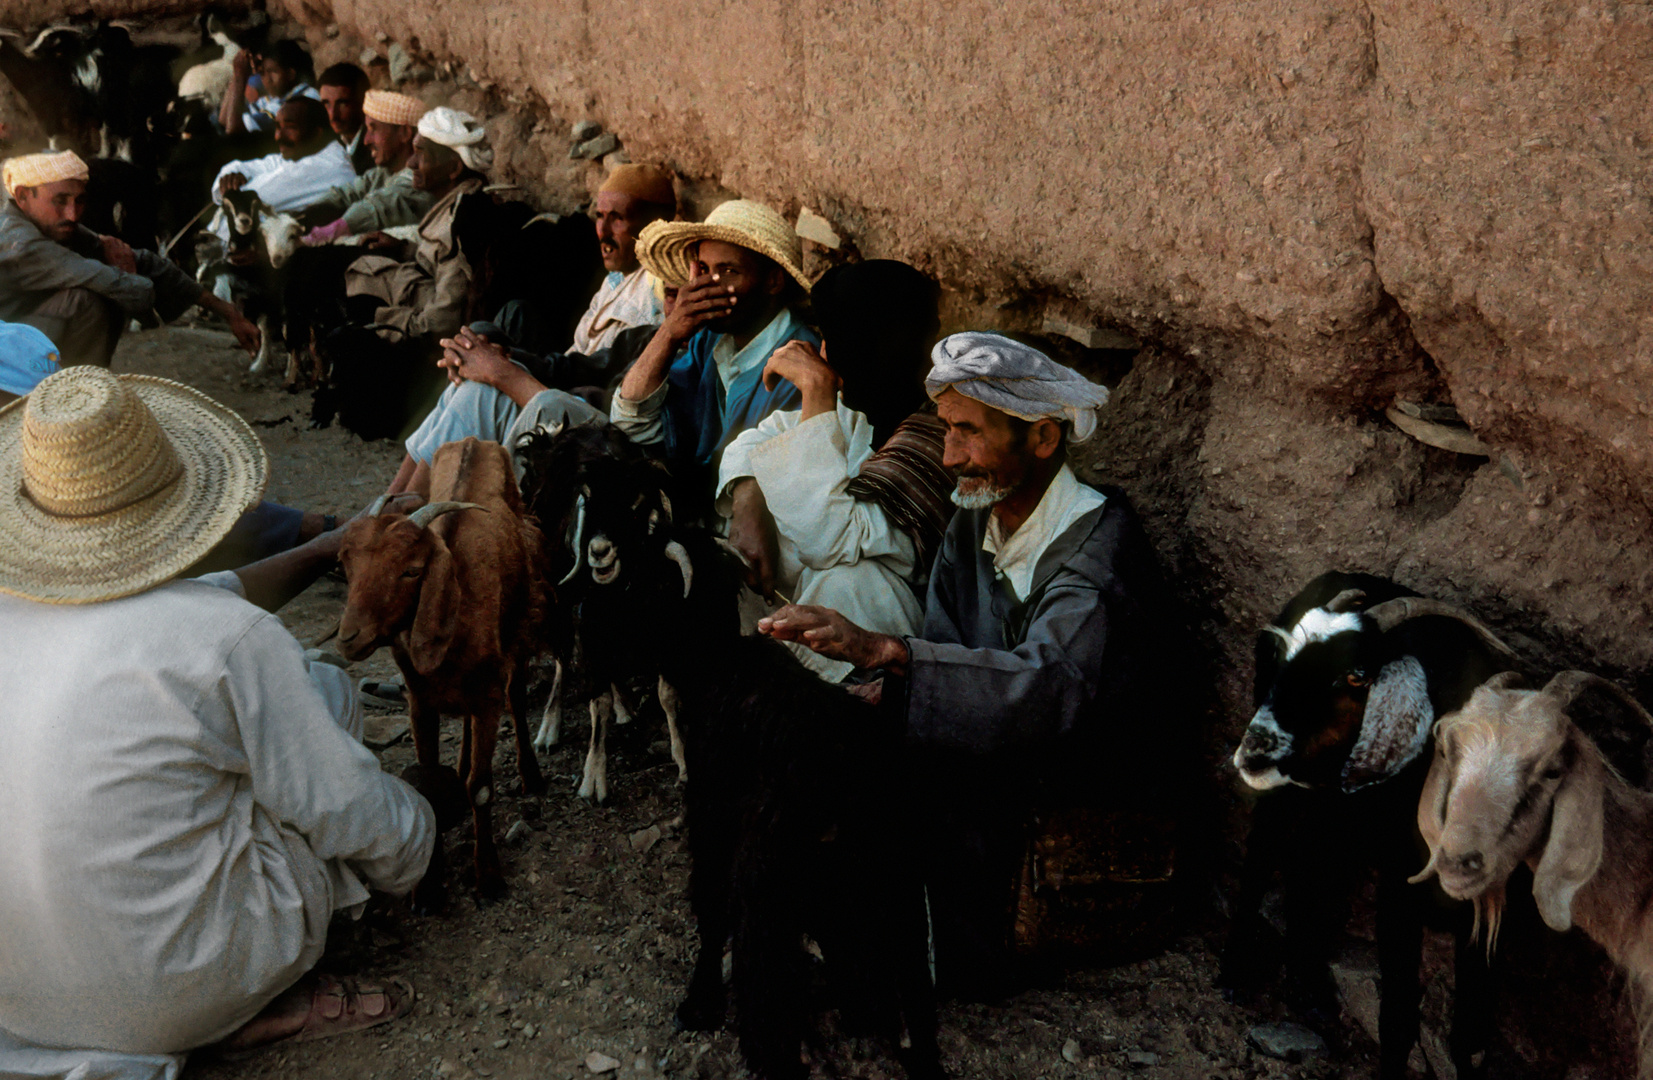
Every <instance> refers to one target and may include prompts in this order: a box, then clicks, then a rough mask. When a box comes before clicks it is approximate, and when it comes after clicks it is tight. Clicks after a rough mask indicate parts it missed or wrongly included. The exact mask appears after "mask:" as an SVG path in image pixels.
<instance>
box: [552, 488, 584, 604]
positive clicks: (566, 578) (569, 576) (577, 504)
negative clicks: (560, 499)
mask: <svg viewBox="0 0 1653 1080" xmlns="http://www.w3.org/2000/svg"><path fill="white" fill-rule="evenodd" d="M584 541H585V495H584V494H582V495H581V496H580V497H579V498H578V499H575V500H574V547H573V551H574V565H573V566H571V567H569V568H568V573H566V574H564V575H563V579H562V580H561V581H559V582H557V584H558V585H567V584H568V583H569V582H570V581H573V580H574V575H575V574H578V573H579V572H580V553H581V550H582V549H581V547H580V545H581V544H582V543H584Z"/></svg>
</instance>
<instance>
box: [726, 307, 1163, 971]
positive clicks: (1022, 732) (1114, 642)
mask: <svg viewBox="0 0 1653 1080" xmlns="http://www.w3.org/2000/svg"><path fill="white" fill-rule="evenodd" d="M931 360H932V363H933V367H932V369H931V371H930V374H929V376H928V377H927V378H926V381H925V386H926V390H927V391H928V393H929V395H930V397H931V398H932V399H933V400H934V401H935V402H936V407H937V412H938V414H939V416H940V417H941V420H942V421H943V422H944V423H945V424H946V427H947V433H946V440H945V450H944V455H943V464H945V465H946V466H947V467H948V468H949V469H952V470H954V471H955V472H956V474H957V477H958V481H957V487H956V488H955V490H954V492H953V501H954V503H955V504H957V505H958V506H959V507H960V510H959V512H958V513H956V514H955V515H954V516H953V520H952V524H951V525H949V526H948V529H947V533H946V536H945V538H944V540H943V542H942V547H941V551H940V553H939V554H938V555H937V556H936V562H935V566H934V568H933V569H932V571H931V576H930V586H929V597H928V603H927V604H926V607H925V612H924V628H923V630H922V632H921V633H919V634H915V635H911V636H906V637H901V636H896V635H891V634H879V633H873V632H870V631H868V630H866V629H863V628H862V627H859V626H856V625H855V624H854V623H851V622H850V621H849V620H847V619H845V618H844V617H843V616H842V615H840V614H839V613H838V612H836V611H832V610H830V609H828V608H824V607H806V606H789V607H785V608H782V609H781V610H780V611H778V612H776V613H775V614H774V615H773V616H771V617H769V618H766V619H763V620H761V621H760V622H759V623H758V630H759V632H761V633H765V634H768V635H770V636H771V637H774V638H776V639H778V640H782V641H793V642H799V643H802V644H804V645H807V646H808V647H809V648H811V649H813V650H815V651H816V652H818V653H820V654H821V655H823V656H827V657H831V658H833V659H837V660H842V661H847V662H849V663H851V664H853V665H855V666H856V667H857V668H862V669H866V670H868V671H873V670H879V671H883V672H885V673H887V674H888V675H891V676H894V678H893V679H887V680H886V682H887V683H891V684H892V685H893V692H892V691H886V693H885V701H884V704H885V705H886V706H887V707H888V708H890V709H892V710H894V711H897V712H899V713H901V714H902V715H903V716H904V719H905V724H906V730H907V735H908V739H909V740H910V742H911V743H913V744H914V745H915V747H917V748H919V749H920V751H921V754H922V756H921V758H920V759H919V760H920V761H921V762H922V763H923V767H922V768H921V769H920V770H918V774H917V775H915V783H917V784H918V785H919V787H920V789H921V790H922V792H923V794H922V795H921V797H920V800H921V803H922V805H924V806H925V807H926V812H927V813H928V814H930V815H931V820H930V823H929V828H928V830H927V831H926V833H925V835H924V838H923V846H924V849H925V858H926V860H927V862H928V868H927V878H928V882H929V887H930V900H931V905H932V910H933V914H934V918H935V935H936V970H937V979H938V983H939V984H940V985H942V986H943V987H944V988H945V989H946V990H947V991H948V992H950V993H955V994H960V995H963V996H967V997H980V996H993V995H995V994H996V993H998V992H1002V991H1003V990H1004V989H1005V982H1004V978H1005V973H1006V966H1005V965H1006V961H1007V956H1006V951H1005V950H1006V945H1007V942H1008V938H1009V932H1010V912H1011V903H1010V901H1011V898H1012V895H1013V886H1014V881H1015V873H1016V870H1017V868H1018V866H1019V862H1020V858H1021V855H1022V845H1023V843H1024V842H1025V839H1026V835H1027V834H1026V829H1025V826H1024V824H1023V823H1024V822H1025V820H1026V817H1027V813H1028V809H1029V807H1030V806H1031V805H1034V804H1035V803H1036V802H1037V803H1038V804H1040V805H1048V804H1049V802H1048V800H1054V801H1055V802H1056V803H1057V804H1058V805H1081V806H1090V805H1094V800H1096V799H1097V798H1098V795H1099V793H1106V794H1107V795H1108V796H1109V797H1126V798H1134V799H1135V800H1136V801H1137V803H1138V804H1139V805H1140V806H1141V807H1142V808H1146V807H1147V806H1148V805H1151V801H1152V800H1153V799H1154V798H1155V794H1156V792H1155V789H1156V788H1160V787H1164V786H1165V785H1163V784H1162V783H1161V782H1160V781H1161V780H1162V778H1163V776H1164V764H1163V763H1164V762H1166V761H1167V760H1168V759H1169V755H1168V753H1166V752H1165V750H1164V748H1163V745H1162V743H1161V742H1160V741H1159V740H1161V738H1162V737H1163V736H1164V735H1165V733H1167V732H1169V731H1170V730H1172V728H1173V727H1174V725H1173V724H1172V722H1171V721H1172V719H1173V717H1172V715H1171V714H1173V713H1174V711H1175V710H1174V709H1173V708H1172V707H1171V705H1170V702H1169V700H1168V699H1170V698H1171V696H1172V695H1171V693H1170V691H1169V690H1168V688H1167V687H1166V686H1165V685H1164V683H1163V681H1162V680H1160V679H1159V678H1157V677H1156V676H1155V674H1153V673H1154V671H1155V670H1156V669H1157V668H1158V666H1159V665H1160V664H1161V663H1162V662H1163V658H1164V657H1163V653H1164V650H1163V649H1160V648H1158V647H1157V644H1156V643H1158V642H1160V641H1162V640H1163V638H1162V637H1161V636H1160V630H1159V622H1158V618H1159V615H1160V612H1159V608H1160V605H1159V603H1158V602H1157V599H1156V598H1157V596H1158V588H1159V573H1158V570H1157V567H1156V566H1155V563H1154V559H1153V554H1152V551H1151V549H1150V548H1149V546H1148V543H1147V540H1146V538H1145V537H1144V535H1143V533H1142V529H1141V526H1140V524H1139V523H1138V521H1137V518H1136V515H1135V514H1134V513H1133V512H1132V511H1131V509H1130V507H1129V505H1128V504H1127V503H1126V502H1125V499H1124V496H1123V493H1121V492H1118V491H1114V490H1110V491H1108V492H1106V493H1104V492H1103V491H1099V490H1097V489H1096V488H1093V487H1091V486H1089V485H1087V484H1084V483H1082V482H1080V481H1079V479H1078V478H1077V477H1076V476H1075V475H1074V473H1073V470H1072V469H1071V468H1070V467H1069V466H1068V464H1067V447H1068V445H1069V443H1074V442H1082V441H1084V440H1085V439H1088V438H1089V437H1090V436H1091V434H1092V433H1093V432H1094V431H1095V430H1096V424H1097V410H1098V409H1099V408H1100V407H1101V406H1102V405H1104V404H1106V402H1107V400H1108V392H1107V390H1106V389H1105V388H1103V387H1100V386H1097V385H1096V384H1094V383H1092V382H1090V381H1089V380H1087V379H1086V378H1084V376H1082V375H1080V374H1079V373H1078V372H1076V371H1074V370H1072V369H1071V368H1067V367H1064V366H1062V365H1061V364H1058V363H1056V362H1054V361H1053V360H1051V359H1050V358H1049V357H1047V356H1045V355H1044V354H1043V353H1041V352H1039V351H1038V350H1036V349H1033V348H1030V347H1029V346H1026V345H1023V344H1021V343H1019V342H1016V341H1012V340H1011V339H1009V338H1006V337H1002V336H1000V335H998V334H987V333H964V334H954V335H952V336H950V337H947V338H943V339H942V341H941V342H940V343H939V344H937V345H936V347H935V349H934V351H933V352H932V354H931ZM1127 793H1131V794H1129V795H1127Z"/></svg>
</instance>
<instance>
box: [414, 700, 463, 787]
mask: <svg viewBox="0 0 1653 1080" xmlns="http://www.w3.org/2000/svg"><path fill="white" fill-rule="evenodd" d="M403 679H404V683H403V685H404V686H405V687H406V688H407V696H408V730H409V731H410V732H411V733H412V735H413V757H414V760H416V761H418V762H419V764H421V765H424V766H427V767H429V768H436V767H437V766H439V765H441V764H442V714H441V713H440V712H439V711H437V710H436V709H435V708H432V707H431V705H430V704H429V699H428V698H426V697H425V695H424V694H422V693H420V692H419V689H418V686H417V684H416V683H415V682H414V680H412V679H408V678H407V677H406V676H403ZM459 775H460V776H461V777H463V776H464V775H465V772H464V770H463V769H461V770H460V772H459Z"/></svg>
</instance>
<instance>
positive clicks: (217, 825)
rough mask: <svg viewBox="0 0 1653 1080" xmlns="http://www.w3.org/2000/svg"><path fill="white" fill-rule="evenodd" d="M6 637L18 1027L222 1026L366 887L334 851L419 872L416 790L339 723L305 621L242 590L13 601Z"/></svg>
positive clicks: (107, 1036)
mask: <svg viewBox="0 0 1653 1080" xmlns="http://www.w3.org/2000/svg"><path fill="white" fill-rule="evenodd" d="M0 635H3V637H4V640H5V641H6V642H7V648H6V649H5V650H4V652H3V654H0V686H4V687H5V688H6V698H7V701H6V709H5V712H4V713H3V714H0V821H4V822H5V823H6V829H7V842H6V843H5V844H4V845H0V882H4V883H5V885H4V887H0V1028H5V1029H7V1030H9V1031H11V1032H12V1033H14V1034H16V1035H20V1036H22V1037H24V1038H25V1039H29V1040H31V1041H34V1042H37V1043H40V1044H42V1045H63V1046H80V1047H98V1048H105V1049H116V1050H124V1051H135V1052H169V1051H176V1050H179V1049H184V1048H187V1047H190V1046H194V1045H198V1044H200V1043H202V1042H205V1041H209V1040H211V1039H215V1038H218V1037H221V1036H223V1035H225V1034H227V1033H228V1032H230V1031H232V1030H234V1029H235V1028H236V1027H238V1026H239V1025H240V1024H241V1023H243V1022H245V1021H246V1020H247V1019H248V1018H249V1017H250V1016H251V1015H252V1013H253V1012H256V1011H257V1008H258V1007H260V1005H261V1004H262V1003H261V1002H260V1001H258V1000H257V994H258V993H259V988H260V987H262V986H268V985H276V986H283V985H287V983H288V982H290V981H291V979H288V980H286V981H272V980H271V974H272V972H278V973H286V972H289V971H290V972H291V976H292V978H297V977H298V975H300V974H302V973H303V972H304V971H305V970H307V969H308V967H309V966H310V965H311V964H313V963H314V961H315V959H316V957H317V956H318V955H319V953H320V949H321V945H322V937H323V934H324V932H325V928H326V925H327V923H328V921H329V919H330V917H331V914H332V911H333V910H334V909H335V908H336V907H338V906H342V903H349V902H352V901H360V900H363V899H365V898H366V895H367V894H366V890H365V888H364V887H363V886H362V884H361V883H360V881H358V879H357V878H356V876H355V874H354V873H353V872H352V870H351V869H347V868H345V867H343V865H342V864H341V863H329V862H324V861H321V860H327V859H334V858H340V859H344V858H348V859H350V860H351V861H352V865H353V866H354V868H355V869H358V870H360V871H361V872H362V874H363V876H364V877H367V878H368V879H369V880H371V881H372V882H373V883H374V884H376V885H379V886H380V887H386V888H396V887H399V886H400V887H407V886H411V884H412V881H413V880H416V878H417V874H418V872H419V871H422V869H423V860H422V859H415V860H413V861H416V862H417V864H418V865H417V866H411V865H405V864H406V863H408V862H409V857H408V853H407V852H406V851H403V850H399V849H401V848H403V847H404V846H405V843H406V841H405V838H406V837H408V836H410V835H412V836H417V835H418V833H419V831H420V822H419V818H420V817H421V809H420V805H419V803H418V800H417V798H416V797H415V796H414V795H413V793H412V792H411V790H409V789H406V788H405V787H403V786H402V785H400V784H399V783H398V782H396V781H391V780H390V779H389V778H388V777H384V776H382V774H380V773H379V768H378V763H377V761H376V760H375V759H374V758H373V755H372V754H371V753H369V752H368V751H367V750H366V749H364V748H363V747H362V746H361V745H360V744H359V743H356V742H355V741H354V740H353V739H351V738H350V736H349V735H347V734H346V733H345V731H344V730H343V729H342V728H341V727H339V726H338V722H337V720H336V719H335V713H336V705H335V704H333V703H330V702H329V701H328V700H327V696H326V694H325V693H324V689H323V687H322V686H321V685H319V684H318V683H317V682H314V681H312V680H311V679H310V677H309V676H308V675H307V674H306V672H305V668H304V664H303V659H302V654H301V651H300V648H299V646H298V643H297V642H296V641H294V640H293V638H292V637H291V635H289V634H287V632H286V631H285V630H284V629H283V628H282V627H281V624H280V623H279V622H278V621H277V620H275V619H274V618H273V617H272V616H268V615H266V614H265V613H264V612H262V611H260V610H258V609H257V608H255V607H253V606H252V605H250V604H247V603H246V602H244V601H242V600H240V599H239V598H238V597H236V596H234V595H233V594H231V593H230V592H227V591H225V590H222V589H217V588H213V587H212V586H209V585H205V584H201V583H197V582H173V583H171V584H168V585H164V586H161V587H160V588H157V589H154V590H151V591H149V592H146V593H142V594H139V595H136V596H131V597H126V598H124V599H120V600H114V601H108V602H105V603H101V604H91V605H86V606H53V605H46V604H38V603H34V602H30V601H26V600H21V599H17V598H15V597H11V596H0ZM423 812H424V813H425V814H428V808H427V809H426V810H424V811H423ZM312 852H313V853H312ZM226 982H228V983H229V984H230V988H231V989H233V990H241V991H242V993H241V994H234V993H225V990H226ZM225 1001H234V1003H235V1004H234V1005H232V1006H230V1007H229V1009H230V1010H232V1011H226V1009H225V1006H224V1005H223V1004H221V1003H222V1002H225ZM163 1002H164V1003H165V1009H164V1010H163V1009H162V1008H160V1006H159V1004H158V1003H163ZM162 1015H164V1016H166V1017H167V1018H168V1020H169V1021H170V1023H168V1022H163V1021H162V1020H160V1019H159V1018H160V1017H161V1016H162Z"/></svg>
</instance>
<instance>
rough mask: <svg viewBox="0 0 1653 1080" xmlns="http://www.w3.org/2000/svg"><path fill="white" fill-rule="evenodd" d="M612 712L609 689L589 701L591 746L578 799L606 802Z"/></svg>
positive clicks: (612, 702) (612, 706) (611, 692)
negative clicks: (609, 727) (609, 731)
mask: <svg viewBox="0 0 1653 1080" xmlns="http://www.w3.org/2000/svg"><path fill="white" fill-rule="evenodd" d="M613 712H614V690H613V688H612V687H611V688H609V689H608V690H606V691H604V692H603V693H601V694H598V695H597V696H596V697H594V698H592V699H591V745H590V746H589V747H588V748H587V749H586V752H585V773H584V775H582V776H581V777H580V798H582V799H584V800H586V801H587V802H590V801H592V799H596V801H597V805H598V806H601V805H602V804H603V803H606V802H607V801H608V723H609V718H610V716H612V714H613Z"/></svg>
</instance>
